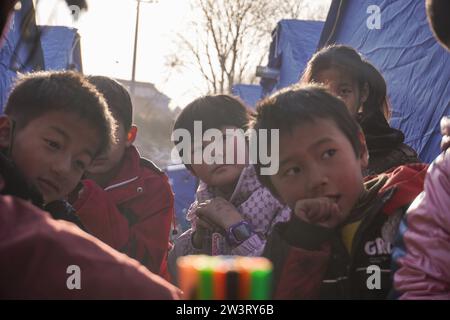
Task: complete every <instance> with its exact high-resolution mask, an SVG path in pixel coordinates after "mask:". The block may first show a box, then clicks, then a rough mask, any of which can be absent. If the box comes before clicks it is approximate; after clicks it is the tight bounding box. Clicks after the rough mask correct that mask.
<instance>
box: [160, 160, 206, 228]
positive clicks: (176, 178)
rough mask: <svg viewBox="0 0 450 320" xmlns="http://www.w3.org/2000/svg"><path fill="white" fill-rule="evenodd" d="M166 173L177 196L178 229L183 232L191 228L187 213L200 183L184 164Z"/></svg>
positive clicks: (170, 168)
mask: <svg viewBox="0 0 450 320" xmlns="http://www.w3.org/2000/svg"><path fill="white" fill-rule="evenodd" d="M165 171H166V173H167V175H168V176H169V182H170V185H171V186H172V189H173V192H174V194H175V217H176V224H177V225H176V227H177V229H178V231H181V232H183V231H186V230H187V229H189V228H190V223H189V222H188V221H186V213H187V210H188V209H189V206H190V205H191V203H192V202H194V200H195V191H196V189H197V184H198V181H197V178H195V177H194V176H193V175H192V174H191V173H190V172H189V170H188V169H186V167H185V166H184V165H182V164H179V165H170V166H168V167H167V168H166V169H165ZM178 235H179V234H178Z"/></svg>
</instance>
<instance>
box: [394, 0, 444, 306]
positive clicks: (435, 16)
mask: <svg viewBox="0 0 450 320" xmlns="http://www.w3.org/2000/svg"><path fill="white" fill-rule="evenodd" d="M427 15H428V19H429V21H430V25H431V28H432V30H433V32H434V34H435V36H436V38H437V39H438V40H439V41H440V43H441V44H442V45H443V46H444V47H445V48H447V50H450V33H449V28H448V26H449V22H448V21H449V20H448V17H449V15H450V3H449V2H448V1H439V0H427ZM441 132H442V134H443V136H444V137H443V139H442V144H441V146H442V149H443V153H442V154H441V155H439V156H438V157H437V158H436V159H435V160H434V162H433V163H432V164H431V165H430V167H429V169H428V172H427V177H426V179H425V188H424V191H423V192H422V193H421V194H420V195H419V196H418V197H417V198H416V200H415V201H414V202H413V204H412V205H411V207H410V208H409V209H408V212H407V214H406V215H405V217H404V219H403V221H402V223H401V225H400V230H399V234H398V237H397V238H396V242H395V246H394V250H393V259H394V268H396V272H395V275H394V289H395V292H394V294H395V296H396V297H399V298H400V299H447V300H448V299H450V268H449V266H450V214H449V208H450V151H449V150H447V148H448V147H449V146H450V137H449V136H450V118H448V117H444V118H443V119H442V121H441Z"/></svg>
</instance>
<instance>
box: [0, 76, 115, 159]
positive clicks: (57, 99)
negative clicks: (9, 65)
mask: <svg viewBox="0 0 450 320" xmlns="http://www.w3.org/2000/svg"><path fill="white" fill-rule="evenodd" d="M55 111H58V112H64V113H71V114H76V115H78V116H79V117H80V119H83V120H86V121H87V122H88V123H89V124H90V125H91V126H92V128H95V129H96V130H97V132H98V136H99V138H100V146H99V149H98V150H97V154H100V153H102V152H104V151H106V150H108V148H109V147H110V146H111V145H112V144H113V143H114V141H115V129H116V124H115V121H114V118H113V117H112V115H111V112H110V111H109V110H108V107H107V104H106V102H105V99H104V98H103V96H102V95H101V94H100V93H99V92H98V91H97V89H95V87H94V86H93V85H92V84H91V83H90V82H89V81H88V80H87V79H86V78H85V77H84V76H83V75H81V74H80V73H77V72H74V71H39V72H35V73H30V74H26V75H21V76H19V78H18V79H17V81H16V82H15V84H14V86H13V89H12V91H11V94H10V95H9V97H8V101H7V103H6V107H5V114H6V115H8V116H9V117H10V118H12V119H13V120H14V121H15V123H16V128H17V130H21V129H23V128H25V127H26V126H27V125H28V123H29V122H30V121H32V120H34V119H36V118H39V117H41V116H43V115H45V114H47V113H50V112H55Z"/></svg>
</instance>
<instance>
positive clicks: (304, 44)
mask: <svg viewBox="0 0 450 320" xmlns="http://www.w3.org/2000/svg"><path fill="white" fill-rule="evenodd" d="M323 26H324V22H323V21H308V20H281V21H280V22H278V24H277V27H276V28H275V30H274V32H273V34H272V43H271V45H270V51H269V62H268V67H270V68H275V69H279V70H280V75H279V79H277V80H271V79H264V78H263V79H262V80H261V85H262V86H263V88H264V93H265V94H269V93H271V92H272V91H273V90H278V89H281V88H284V87H286V86H289V85H291V84H293V83H296V82H297V81H298V79H299V77H300V75H301V73H302V72H303V70H304V69H305V67H306V63H307V62H308V60H309V59H310V58H311V56H312V55H313V53H314V52H315V51H316V48H317V45H318V42H319V38H320V35H321V32H322V28H323Z"/></svg>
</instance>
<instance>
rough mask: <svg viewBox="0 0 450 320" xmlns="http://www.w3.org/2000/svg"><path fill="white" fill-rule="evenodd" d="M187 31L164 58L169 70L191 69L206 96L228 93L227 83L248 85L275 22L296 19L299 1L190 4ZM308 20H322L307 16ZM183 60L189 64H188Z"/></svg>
mask: <svg viewBox="0 0 450 320" xmlns="http://www.w3.org/2000/svg"><path fill="white" fill-rule="evenodd" d="M192 1H193V10H198V14H197V15H194V16H195V17H196V19H197V20H196V21H192V23H191V30H188V31H186V33H184V34H179V35H178V41H179V43H180V44H181V48H182V50H179V51H178V52H177V53H174V54H173V55H172V56H170V57H168V60H167V66H169V67H172V68H178V69H179V68H180V67H191V68H192V67H193V68H194V70H196V71H198V72H200V73H201V75H202V77H203V78H204V79H205V82H206V84H207V87H208V91H209V93H229V92H231V88H232V86H233V84H235V83H240V82H247V83H252V82H254V81H255V80H256V79H255V76H254V73H255V69H256V66H258V65H260V64H262V62H263V60H264V59H265V57H266V56H267V52H268V46H269V44H270V39H271V31H272V30H273V29H274V28H275V26H276V23H277V22H278V21H279V20H280V19H290V18H298V17H301V16H302V18H303V17H304V16H305V14H304V12H305V11H310V9H309V4H308V3H307V2H306V1H304V0H192ZM312 17H313V18H316V19H317V18H322V19H323V18H324V16H323V14H322V15H321V16H319V17H317V15H312ZM188 61H191V65H189V63H188Z"/></svg>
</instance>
